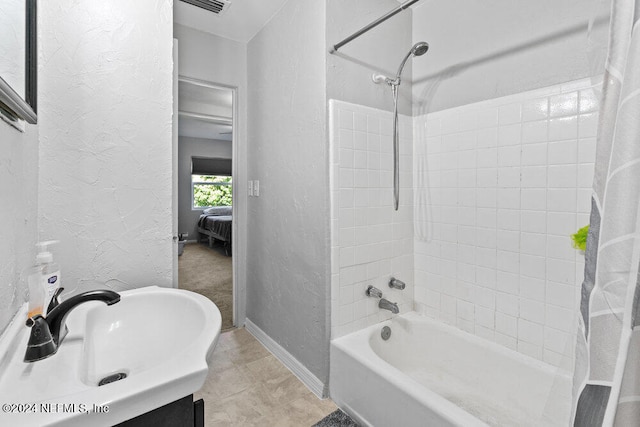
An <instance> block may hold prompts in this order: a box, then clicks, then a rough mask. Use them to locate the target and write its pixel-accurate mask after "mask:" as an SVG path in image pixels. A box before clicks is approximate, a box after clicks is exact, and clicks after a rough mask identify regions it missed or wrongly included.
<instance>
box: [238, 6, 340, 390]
mask: <svg viewBox="0 0 640 427" xmlns="http://www.w3.org/2000/svg"><path fill="white" fill-rule="evenodd" d="M325 47H326V39H325V4H324V2H318V1H314V0H302V1H298V0H296V1H289V2H287V4H286V5H285V6H284V7H283V8H282V9H281V10H280V11H279V12H278V14H277V15H276V16H275V17H274V18H273V19H272V20H271V21H270V22H269V23H268V24H267V26H266V27H265V28H263V29H262V30H261V31H260V32H259V33H258V34H257V35H256V36H255V37H254V38H253V39H252V40H251V41H250V42H249V44H248V51H247V52H248V57H247V59H248V62H247V65H248V81H249V96H248V100H249V104H248V105H249V111H248V123H249V134H248V147H249V150H248V170H249V176H248V177H249V179H257V180H260V197H252V198H250V199H249V223H248V235H249V239H250V245H249V246H248V253H247V257H248V260H249V262H248V263H247V318H248V319H250V320H251V321H252V322H253V323H254V324H255V325H257V326H258V327H259V328H260V329H261V330H263V331H264V332H266V333H267V334H268V335H269V336H270V337H271V338H272V339H273V340H274V341H276V342H277V343H278V344H279V345H280V346H282V347H283V348H284V349H285V350H287V351H288V352H289V353H290V354H291V355H292V356H294V357H295V358H296V359H297V360H298V361H300V362H301V363H302V364H303V365H304V366H305V367H306V368H307V369H308V370H309V371H311V372H312V373H313V374H314V375H315V376H316V377H317V378H318V379H319V380H320V381H321V382H324V383H326V381H327V380H328V375H329V309H328V305H329V266H330V265H329V177H328V166H329V161H328V144H327V138H326V114H327V112H326V95H325V94H326V49H325Z"/></svg>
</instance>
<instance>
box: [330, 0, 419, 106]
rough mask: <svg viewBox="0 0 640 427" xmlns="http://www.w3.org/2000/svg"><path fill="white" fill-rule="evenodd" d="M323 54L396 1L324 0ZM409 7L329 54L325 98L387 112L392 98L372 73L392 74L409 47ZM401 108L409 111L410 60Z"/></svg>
mask: <svg viewBox="0 0 640 427" xmlns="http://www.w3.org/2000/svg"><path fill="white" fill-rule="evenodd" d="M326 3H327V52H328V50H329V49H330V48H331V46H333V45H335V44H336V43H338V42H340V41H341V40H343V39H344V38H346V37H348V36H350V35H351V34H353V33H354V32H356V31H357V30H359V29H360V28H362V27H364V26H365V25H367V24H369V23H371V22H372V21H374V20H376V19H378V18H379V17H380V16H382V15H384V14H385V13H387V12H389V11H390V10H392V9H394V8H397V7H398V2H397V1H395V0H350V1H342V0H327V2H326ZM411 14H412V11H411V9H407V10H405V11H403V12H402V13H400V14H397V15H395V16H394V17H393V18H391V19H389V20H387V21H386V22H384V23H383V24H380V25H379V26H377V27H375V28H373V29H372V30H370V31H368V32H367V33H366V34H364V35H362V36H361V37H359V38H357V39H355V40H353V41H352V42H350V43H349V44H347V45H345V46H343V47H342V48H340V49H339V50H338V52H337V53H335V54H328V53H327V98H328V99H339V100H341V101H346V102H351V103H354V104H359V105H364V106H368V107H373V108H378V109H381V110H387V111H391V110H392V109H393V98H392V95H391V89H390V88H389V86H388V85H386V84H374V83H373V81H372V80H371V75H372V74H373V73H376V74H384V75H386V76H389V77H391V78H394V77H395V75H396V73H397V71H398V67H399V66H400V62H401V61H402V59H403V58H404V56H405V55H406V54H407V53H408V52H409V50H410V49H411V46H412V45H413V42H412V39H411V36H412V34H411ZM402 76H403V79H404V80H403V82H402V85H401V87H400V97H399V110H400V112H401V113H402V114H411V61H409V62H408V63H407V65H406V67H405V69H404V72H403V74H402Z"/></svg>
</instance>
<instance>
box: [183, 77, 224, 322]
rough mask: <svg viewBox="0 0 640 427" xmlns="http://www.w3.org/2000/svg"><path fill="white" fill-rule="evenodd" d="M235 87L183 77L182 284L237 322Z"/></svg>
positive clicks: (184, 287)
mask: <svg viewBox="0 0 640 427" xmlns="http://www.w3.org/2000/svg"><path fill="white" fill-rule="evenodd" d="M235 99H236V89H235V88H229V87H225V86H221V85H217V84H215V83H211V82H205V81H201V80H195V79H191V78H187V77H184V76H180V77H179V78H178V153H177V157H178V189H177V196H178V197H177V198H178V236H179V243H178V245H179V251H178V253H179V254H180V255H179V257H178V287H179V288H181V289H186V290H190V291H193V292H197V293H199V294H201V295H204V296H206V297H207V298H209V299H211V300H212V301H213V302H214V303H215V304H216V306H217V307H218V309H219V310H220V313H221V315H222V330H223V331H224V330H228V329H231V328H233V327H234V326H235V325H236V324H237V321H236V302H235V300H236V298H235V292H234V287H235V277H236V274H235V270H236V268H235V266H236V257H235V256H234V253H235V252H236V250H235V249H234V246H235V244H234V242H235V239H234V237H235V234H236V233H235V230H236V229H237V224H234V222H235V221H236V219H237V215H236V214H234V200H237V189H236V186H235V185H234V184H235V183H236V179H235V176H234V169H235V168H234V167H233V164H234V153H235V152H236V149H235V147H234V145H235V140H236V138H235V137H234V121H235V117H236V114H235V111H236V105H235Z"/></svg>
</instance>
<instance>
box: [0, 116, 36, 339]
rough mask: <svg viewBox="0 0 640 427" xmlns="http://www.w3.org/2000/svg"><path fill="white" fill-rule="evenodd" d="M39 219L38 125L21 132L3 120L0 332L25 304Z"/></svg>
mask: <svg viewBox="0 0 640 427" xmlns="http://www.w3.org/2000/svg"><path fill="white" fill-rule="evenodd" d="M37 216H38V126H35V125H27V131H26V133H21V132H19V131H18V130H17V129H14V128H12V127H10V126H9V125H8V124H6V123H5V122H4V121H2V120H0V224H2V227H3V231H2V238H1V239H0V260H2V261H1V262H0V333H2V331H4V329H5V327H6V326H7V325H8V324H9V322H10V321H11V319H12V318H13V316H14V315H15V313H16V311H17V310H18V308H19V307H20V306H21V305H22V304H23V303H24V302H25V295H26V293H27V289H28V287H27V274H28V268H29V266H31V265H33V264H34V263H35V255H36V249H35V244H36V240H37Z"/></svg>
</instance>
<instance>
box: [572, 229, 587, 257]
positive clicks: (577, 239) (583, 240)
mask: <svg viewBox="0 0 640 427" xmlns="http://www.w3.org/2000/svg"><path fill="white" fill-rule="evenodd" d="M588 235H589V226H588V225H585V226H584V227H582V228H581V229H580V230H578V231H577V232H576V233H575V234H572V235H571V240H573V247H574V248H575V249H579V250H581V251H585V250H586V249H587V236H588Z"/></svg>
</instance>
